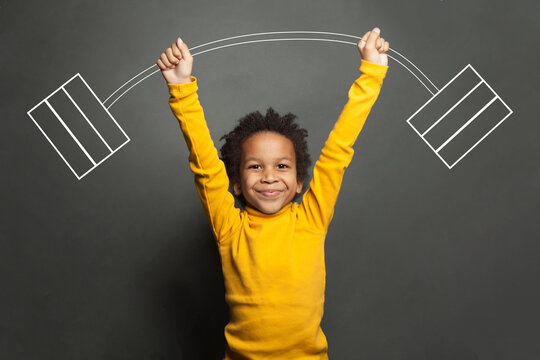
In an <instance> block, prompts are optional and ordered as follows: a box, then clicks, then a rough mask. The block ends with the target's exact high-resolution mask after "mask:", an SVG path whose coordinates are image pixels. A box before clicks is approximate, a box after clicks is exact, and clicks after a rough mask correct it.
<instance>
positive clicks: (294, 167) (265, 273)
mask: <svg viewBox="0 0 540 360" xmlns="http://www.w3.org/2000/svg"><path fill="white" fill-rule="evenodd" d="M358 49H359V51H360V54H361V57H362V59H361V65H360V69H359V70H360V71H361V75H360V77H359V78H358V79H357V80H356V81H355V82H354V84H353V85H352V86H351V88H350V90H349V101H348V102H347V104H346V105H345V107H344V109H343V111H342V113H341V115H340V117H339V119H338V120H337V122H336V124H335V126H334V128H333V130H332V131H331V132H330V135H329V137H328V140H327V141H326V144H325V145H324V148H323V149H322V151H321V155H320V157H319V160H318V161H317V163H316V164H315V167H314V170H313V178H312V179H311V182H310V184H309V189H308V190H307V191H306V192H305V194H304V196H303V197H302V201H301V203H300V204H298V203H296V202H293V201H292V200H293V198H294V197H295V195H296V194H300V193H301V192H302V187H303V182H304V176H305V174H306V171H307V166H308V165H309V154H308V153H307V146H306V143H305V140H304V138H305V136H307V132H306V131H305V130H304V129H299V128H298V126H297V124H294V123H293V122H292V121H293V119H294V118H295V116H294V115H292V114H288V115H285V116H284V117H282V118H281V117H280V116H279V115H278V114H276V113H275V112H274V111H273V109H271V108H270V109H268V112H267V115H266V117H262V115H261V114H260V113H259V112H255V113H251V114H248V115H247V116H245V117H244V118H243V119H242V120H241V121H240V124H239V125H238V126H237V127H236V128H235V129H234V130H233V131H232V132H231V133H229V134H227V135H225V136H224V138H225V139H226V143H225V145H224V146H223V148H222V157H223V160H224V161H225V162H226V163H224V162H223V161H222V160H221V159H220V158H219V157H218V153H217V150H216V148H215V147H214V144H213V142H212V139H211V137H210V132H209V130H208V127H207V125H206V122H205V119H204V114H203V109H202V107H201V105H200V103H199V100H198V95H197V79H196V78H195V77H194V76H191V70H192V65H193V57H192V56H191V54H190V52H189V49H188V47H187V45H186V44H185V43H183V42H182V40H181V39H180V38H178V39H177V41H176V43H174V44H172V46H171V47H170V48H168V49H167V50H166V51H165V52H163V53H162V54H161V56H160V58H159V59H158V60H157V64H158V66H159V67H160V68H161V70H162V75H163V77H164V78H165V80H166V81H167V85H168V87H169V92H170V100H169V104H170V106H171V109H172V111H173V113H174V115H175V116H176V117H177V118H178V120H179V122H180V127H181V129H182V132H183V134H184V138H185V140H186V143H187V146H188V149H189V163H190V168H191V171H193V173H194V174H195V185H196V188H197V192H198V194H199V197H200V199H201V202H202V204H203V207H204V211H205V214H206V217H207V219H208V221H209V223H210V225H211V228H212V231H213V234H214V236H215V238H216V240H217V245H218V248H219V253H220V257H221V263H222V268H223V275H224V279H225V289H226V294H225V300H226V302H227V304H228V305H229V309H230V321H229V323H228V324H227V326H226V327H225V338H226V340H227V344H228V346H227V350H226V354H225V358H224V360H227V359H270V358H272V359H287V360H293V359H302V360H307V359H328V355H327V350H328V344H327V341H326V337H325V335H324V333H323V332H322V330H321V327H320V322H321V320H322V316H323V306H324V290H325V283H326V270H325V262H324V239H325V236H326V232H327V229H328V225H329V223H330V220H331V219H332V216H333V213H334V204H335V202H336V199H337V196H338V192H339V188H340V185H341V181H342V177H343V174H344V171H345V169H346V168H347V166H348V165H349V163H350V161H351V159H352V156H353V152H354V151H353V148H352V145H353V144H354V142H355V140H356V138H357V137H358V134H359V133H360V131H361V129H362V127H363V125H364V122H365V120H366V118H367V116H368V114H369V111H370V109H371V107H372V106H373V104H374V103H375V100H376V99H377V96H378V94H379V91H380V88H381V85H382V81H383V78H384V77H385V75H386V71H387V69H388V66H387V64H388V58H387V55H386V52H387V51H388V49H389V44H388V42H386V41H385V40H384V39H383V38H382V37H380V30H379V29H378V28H374V29H373V30H372V31H368V32H367V33H366V34H365V35H364V36H363V37H362V39H361V40H360V41H359V42H358ZM229 180H230V184H229ZM229 185H231V187H232V190H233V192H234V195H235V196H237V197H240V198H241V200H242V202H243V204H245V208H244V209H238V208H236V207H235V201H234V197H233V195H232V194H231V193H230V192H229Z"/></svg>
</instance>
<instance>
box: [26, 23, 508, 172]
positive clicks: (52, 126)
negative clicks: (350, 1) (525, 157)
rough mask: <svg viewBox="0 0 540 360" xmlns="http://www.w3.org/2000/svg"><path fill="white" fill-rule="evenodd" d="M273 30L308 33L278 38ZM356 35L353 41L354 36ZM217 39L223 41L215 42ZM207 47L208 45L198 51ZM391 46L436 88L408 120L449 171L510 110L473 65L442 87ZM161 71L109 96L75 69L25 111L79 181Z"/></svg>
mask: <svg viewBox="0 0 540 360" xmlns="http://www.w3.org/2000/svg"><path fill="white" fill-rule="evenodd" d="M276 35H279V36H282V35H294V36H297V35H303V36H304V37H285V38H282V37H278V38H275V36H276ZM249 37H253V38H257V37H263V38H262V39H260V38H259V39H255V40H248V41H239V42H237V39H240V38H249ZM264 37H269V38H264ZM336 37H337V38H336ZM351 38H353V39H355V40H356V41H355V42H351V41H350V39H351ZM360 38H361V37H359V36H354V35H348V34H340V33H333V32H324V31H274V32H264V33H255V34H246V35H238V36H233V37H228V38H224V39H220V40H215V41H211V42H208V43H205V44H202V45H198V46H195V47H192V48H190V52H191V53H192V55H193V56H198V55H201V54H204V53H207V52H210V51H215V50H219V49H223V48H227V47H231V46H239V45H245V44H252V43H260V42H275V41H323V42H334V43H342V44H347V45H354V46H356V44H357V41H358V40H359V39H360ZM344 39H345V40H344ZM226 42H230V43H226ZM218 43H226V44H224V45H219V46H216V45H215V44H218ZM205 47H208V48H207V49H204V50H199V51H197V52H194V50H197V49H200V48H205ZM389 51H390V52H391V54H392V55H390V54H388V57H389V58H390V59H392V60H393V61H395V62H396V63H398V64H399V65H401V66H402V67H403V68H405V69H406V70H408V71H409V72H410V73H411V74H412V75H413V76H414V77H415V78H416V79H417V80H418V81H419V82H420V83H421V84H422V85H423V86H424V87H425V88H426V90H427V91H428V92H429V93H430V94H431V98H430V99H429V100H428V101H427V102H426V103H425V104H424V105H422V107H420V109H418V110H417V111H416V112H415V113H414V114H412V115H411V116H410V117H409V118H408V119H407V123H408V124H409V125H410V126H411V127H412V128H413V130H414V131H415V132H416V133H417V134H418V135H419V136H420V138H422V140H424V142H425V143H426V144H427V145H428V146H429V148H430V149H431V150H433V152H434V153H435V154H436V155H437V156H438V157H439V158H440V159H441V160H442V162H443V163H444V164H445V165H446V166H447V167H448V169H451V168H452V167H454V166H455V165H456V164H457V163H458V162H459V161H461V160H462V159H463V158H464V157H465V156H466V155H467V154H468V153H469V152H470V151H471V150H472V149H474V148H475V147H476V146H477V145H478V144H479V143H480V142H481V141H482V140H484V139H485V138H486V137H487V136H488V135H489V134H490V133H491V132H492V131H493V130H495V128H497V127H498V126H499V125H500V124H501V123H502V122H503V121H504V120H505V119H506V118H507V117H508V116H510V115H511V114H512V110H511V109H510V108H509V107H508V105H506V103H505V102H504V101H503V100H502V99H501V98H500V97H499V95H497V93H495V91H494V90H493V89H492V88H491V86H489V84H488V83H487V82H486V81H485V80H484V79H483V78H482V77H481V76H480V74H478V72H477V71H476V70H475V69H474V68H473V67H472V66H471V65H470V64H469V65H467V66H465V68H464V69H463V70H461V71H460V72H459V73H458V74H457V75H455V76H454V78H452V80H450V81H449V82H448V83H447V84H446V85H445V86H443V87H442V88H440V89H439V88H437V87H436V86H435V84H433V82H432V81H431V80H430V79H429V78H428V77H427V76H426V75H425V74H424V73H423V72H422V71H421V70H420V69H419V68H418V67H417V66H416V65H414V64H413V63H412V62H411V61H410V60H408V59H407V58H406V57H405V56H403V55H401V54H400V53H398V52H397V51H396V50H394V49H392V48H390V49H389ZM159 71H160V69H159V68H158V67H157V65H152V66H150V67H148V68H147V69H145V70H143V71H142V72H140V73H139V74H137V75H135V76H134V77H132V78H131V79H129V80H128V81H127V82H125V83H124V84H123V85H122V86H120V87H119V88H118V89H116V90H115V91H114V92H113V93H111V94H110V95H109V96H108V97H107V98H106V99H105V100H104V101H101V100H100V99H99V98H98V96H97V95H96V94H95V92H94V91H93V90H92V89H91V88H90V86H89V85H88V83H87V82H86V81H85V80H84V79H83V77H82V76H81V75H80V74H76V75H74V76H73V77H72V78H70V79H69V80H67V81H66V82H65V83H64V84H63V85H62V86H60V87H59V88H58V89H56V90H55V91H53V92H52V93H51V94H50V95H49V96H47V97H46V98H45V99H43V100H42V101H41V102H39V103H38V104H37V105H36V106H34V107H33V108H32V109H30V110H29V111H28V112H27V113H28V116H30V118H31V119H32V120H33V121H34V123H35V124H36V126H37V127H38V128H39V130H40V131H41V133H42V134H43V135H44V136H45V137H46V138H47V140H48V141H49V143H50V144H51V145H52V147H53V148H54V149H55V150H56V152H57V153H58V155H60V157H61V158H62V160H64V162H65V163H66V165H67V166H68V167H69V169H71V171H72V172H73V174H74V175H75V176H76V177H77V179H79V180H80V179H82V178H83V177H84V176H86V175H87V174H88V173H90V172H91V171H92V170H93V169H95V168H96V167H97V166H99V165H100V164H101V163H103V162H104V161H105V160H106V159H108V158H109V157H110V156H111V155H113V154H114V153H115V152H116V151H118V150H119V149H121V148H122V147H123V146H124V145H125V144H127V143H128V142H129V141H130V138H129V137H128V136H127V134H126V133H125V132H124V130H123V129H122V127H121V126H120V125H119V124H118V122H117V121H116V120H115V119H114V117H113V116H112V115H111V113H110V112H109V109H110V108H111V107H112V106H113V105H114V104H115V103H116V102H117V101H118V100H120V98H122V97H123V96H124V95H125V94H126V93H127V92H129V91H130V90H131V89H133V88H134V87H135V86H137V85H138V84H140V83H141V82H142V81H144V80H146V79H147V78H149V77H150V76H152V75H153V74H156V73H158V72H159ZM82 104H84V105H82ZM501 118H502V119H501Z"/></svg>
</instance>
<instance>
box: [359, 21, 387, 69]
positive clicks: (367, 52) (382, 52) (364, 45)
mask: <svg viewBox="0 0 540 360" xmlns="http://www.w3.org/2000/svg"><path fill="white" fill-rule="evenodd" d="M380 35H381V30H380V29H379V28H377V27H376V28H374V29H373V30H371V31H368V32H367V33H365V34H364V36H362V39H361V40H360V41H358V51H360V55H361V56H362V59H364V60H366V61H369V62H371V63H374V64H379V65H388V55H386V52H387V51H388V49H390V44H389V43H388V41H384V39H383V38H382V37H380Z"/></svg>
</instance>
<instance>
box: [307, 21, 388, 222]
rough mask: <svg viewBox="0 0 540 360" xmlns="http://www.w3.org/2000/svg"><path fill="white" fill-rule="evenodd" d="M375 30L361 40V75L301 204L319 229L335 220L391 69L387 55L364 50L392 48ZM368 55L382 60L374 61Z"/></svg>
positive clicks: (327, 142)
mask: <svg viewBox="0 0 540 360" xmlns="http://www.w3.org/2000/svg"><path fill="white" fill-rule="evenodd" d="M371 33H373V31H372V32H368V33H367V34H366V35H365V36H364V38H362V40H361V41H360V42H359V43H358V47H359V50H360V52H361V54H362V60H361V65H360V68H359V70H360V72H361V75H360V77H359V78H358V79H357V80H356V81H355V82H354V83H353V85H352V86H351V88H350V90H349V94H348V95H349V100H348V102H347V104H346V105H345V107H344V108H343V111H342V112H341V115H340V116H339V118H338V120H337V122H336V123H335V125H334V128H333V129H332V131H331V132H330V135H329V136H328V139H327V140H326V143H325V145H324V148H323V149H322V151H321V154H320V156H319V159H318V160H317V162H316V164H315V167H314V169H313V177H312V179H311V182H310V184H309V189H308V190H307V191H306V193H305V194H304V196H303V198H302V203H301V204H300V209H299V210H300V214H301V216H303V217H304V220H305V221H307V222H308V223H309V224H310V225H311V227H312V228H313V229H315V230H316V231H321V232H325V231H326V230H327V228H328V225H329V224H330V221H331V220H332V216H333V214H334V206H335V203H336V200H337V196H338V193H339V189H340V187H341V182H342V179H343V175H344V173H345V169H346V168H347V167H348V166H349V164H350V162H351V160H352V157H353V154H354V150H353V144H354V142H355V141H356V139H357V137H358V135H359V134H360V131H361V130H362V127H363V126H364V123H365V121H366V119H367V116H368V114H369V112H370V110H371V107H372V106H373V104H374V103H375V101H376V100H377V97H378V95H379V92H380V89H381V86H382V82H383V79H384V77H385V75H386V71H387V69H388V66H387V59H380V58H377V59H374V58H373V57H369V56H366V55H365V54H364V52H363V50H365V48H366V47H367V46H371V47H372V48H371V50H372V49H376V50H375V51H377V54H382V55H385V53H386V51H387V50H388V43H387V42H385V41H384V39H382V38H380V37H379V36H378V35H379V33H376V35H371ZM370 36H372V37H371V38H370ZM378 39H381V40H378ZM368 58H369V60H371V61H377V62H378V63H374V62H370V61H368V60H367V59H368Z"/></svg>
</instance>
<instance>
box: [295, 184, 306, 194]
mask: <svg viewBox="0 0 540 360" xmlns="http://www.w3.org/2000/svg"><path fill="white" fill-rule="evenodd" d="M303 187H304V182H303V181H297V183H296V193H297V194H300V193H301V192H302V188H303Z"/></svg>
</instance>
